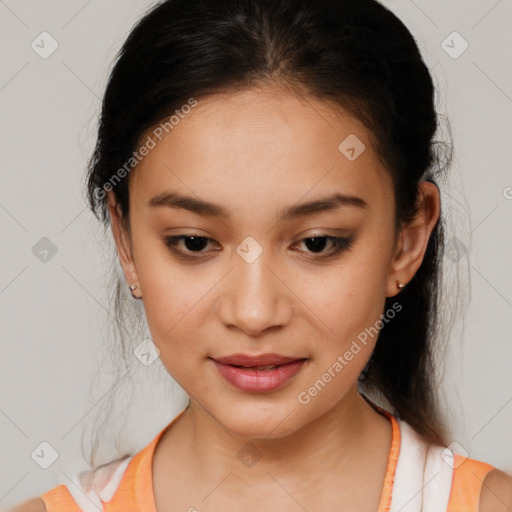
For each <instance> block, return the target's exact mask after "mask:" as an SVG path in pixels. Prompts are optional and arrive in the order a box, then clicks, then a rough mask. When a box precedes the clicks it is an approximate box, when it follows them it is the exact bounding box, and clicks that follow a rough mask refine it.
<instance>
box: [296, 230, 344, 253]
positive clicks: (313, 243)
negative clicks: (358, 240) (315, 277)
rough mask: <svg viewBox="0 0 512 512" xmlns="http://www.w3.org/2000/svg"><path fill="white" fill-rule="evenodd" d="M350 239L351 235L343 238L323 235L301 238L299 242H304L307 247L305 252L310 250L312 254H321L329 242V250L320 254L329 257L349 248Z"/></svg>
mask: <svg viewBox="0 0 512 512" xmlns="http://www.w3.org/2000/svg"><path fill="white" fill-rule="evenodd" d="M352 241H353V237H348V238H343V237H336V236H328V235H325V236H314V237H309V238H303V239H302V240H301V241H300V242H299V243H304V244H305V246H306V247H307V249H308V251H307V252H312V253H314V254H321V253H322V252H323V251H324V249H325V247H326V246H328V244H329V243H330V245H331V250H330V251H328V252H327V254H325V255H323V256H321V257H324V256H325V257H329V256H334V255H336V254H339V253H341V252H342V251H345V250H348V249H350V247H351V245H352Z"/></svg>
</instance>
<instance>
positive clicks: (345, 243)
mask: <svg viewBox="0 0 512 512" xmlns="http://www.w3.org/2000/svg"><path fill="white" fill-rule="evenodd" d="M352 241H353V238H352V237H348V238H342V237H336V236H329V235H324V236H313V237H309V238H303V239H302V240H299V242H296V243H295V244H294V245H297V244H302V243H303V244H305V245H306V247H307V248H308V251H301V252H312V253H313V254H321V253H325V252H326V251H325V247H326V246H327V245H328V243H330V244H331V250H330V251H327V254H326V255H325V256H321V257H328V256H334V255H335V254H338V253H340V252H342V251H345V250H348V249H350V247H351V245H352ZM180 242H183V243H184V245H185V250H183V249H182V248H180V247H179V246H180ZM210 242H212V243H217V242H216V241H215V240H214V239H213V238H208V237H205V236H187V235H177V236H170V237H166V239H165V245H166V246H167V247H169V249H171V250H173V251H174V252H176V253H178V254H179V255H181V256H185V257H187V256H188V255H190V254H193V253H198V254H199V253H208V251H204V249H205V247H207V246H208V243H210ZM217 245H218V244H217ZM218 250H219V249H218V248H217V249H214V251H218ZM210 252H211V251H210ZM191 257H192V258H196V257H197V256H191Z"/></svg>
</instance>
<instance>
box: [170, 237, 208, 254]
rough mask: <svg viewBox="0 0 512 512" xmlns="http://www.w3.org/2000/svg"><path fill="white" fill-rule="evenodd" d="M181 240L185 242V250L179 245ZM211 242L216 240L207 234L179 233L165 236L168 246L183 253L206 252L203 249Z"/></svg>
mask: <svg viewBox="0 0 512 512" xmlns="http://www.w3.org/2000/svg"><path fill="white" fill-rule="evenodd" d="M180 242H183V245H184V246H185V249H184V250H183V249H182V248H180V247H179V246H180ZM209 242H214V240H213V239H212V238H208V237H205V236H187V235H177V236H170V237H166V238H165V245H166V246H167V247H169V248H170V249H172V250H174V251H177V252H179V253H181V254H183V255H186V254H187V253H204V252H206V251H204V250H203V249H204V248H205V247H207V246H208V243H209ZM182 247H183V246H182ZM192 257H194V256H192Z"/></svg>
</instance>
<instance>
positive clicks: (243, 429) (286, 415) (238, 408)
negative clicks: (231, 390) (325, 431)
mask: <svg viewBox="0 0 512 512" xmlns="http://www.w3.org/2000/svg"><path fill="white" fill-rule="evenodd" d="M262 398H263V397H261V398H260V399H262ZM295 408H296V406H295ZM295 408H292V407H291V406H290V405H289V404H288V405H287V404H286V402H281V401H276V402H275V404H274V405H269V404H268V403H265V404H263V403H261V404H256V403H254V402H252V401H247V402H245V403H238V404H237V403H236V402H233V401H232V402H230V403H229V404H227V406H226V407H225V408H224V409H223V411H229V414H228V415H227V414H226V413H225V412H224V413H221V414H219V415H215V416H214V417H215V419H216V420H217V422H218V423H220V424H221V425H222V426H223V427H224V428H225V429H226V430H228V431H229V432H231V433H232V434H233V435H235V436H238V437H244V438H247V439H279V438H282V437H286V436H288V435H290V434H293V433H294V432H296V431H297V430H298V429H299V428H300V425H299V424H298V421H297V420H298V417H297V411H296V409H295ZM212 416H213V415H212Z"/></svg>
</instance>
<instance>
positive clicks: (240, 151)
mask: <svg viewBox="0 0 512 512" xmlns="http://www.w3.org/2000/svg"><path fill="white" fill-rule="evenodd" d="M349 134H357V137H358V138H359V139H360V140H362V141H363V142H364V143H365V145H366V150H365V151H364V152H363V153H362V154H361V155H360V156H359V157H358V158H357V159H356V160H355V161H352V162H351V161H349V160H347V159H346V158H345V157H344V156H343V155H342V154H341V153H340V152H339V151H338V145H339V143H340V142H341V141H342V140H344V139H345V137H347V135H349ZM334 190H336V191H339V192H343V193H348V194H353V195H356V196H359V197H361V198H364V200H365V201H366V202H367V203H368V208H366V209H358V208H354V207H347V206H344V207H341V208H340V209H339V210H336V211H334V212H329V213H326V212H323V213H316V214H314V215H312V216H309V217H305V218H301V219H297V220H294V221H292V222H285V221H284V220H282V219H280V218H279V216H278V214H277V212H278V211H280V210H281V209H282V208H284V207H287V206H290V205H294V204H296V203H297V202H303V201H308V200H312V199H316V198H319V197H323V196H325V195H328V194H331V193H332V192H333V191H334ZM164 191H166V192H169V191H175V192H179V193H182V194H186V195H192V196H194V197H196V198H200V199H202V200H206V201H210V202H214V203H218V204H221V205H223V206H225V207H227V208H229V209H230V210H231V212H232V217H231V218H230V219H222V220H221V219H220V218H218V217H211V218H210V217H205V216H200V215H197V214H194V213H191V212H189V211H186V210H184V209H170V208H166V207H158V208H150V207H148V206H147V203H148V201H149V200H150V199H151V198H152V197H154V196H156V195H158V194H160V193H162V192H164ZM129 195H130V214H129V219H122V218H121V215H120V209H119V207H118V205H117V203H116V201H115V196H114V194H112V193H110V194H109V198H108V200H109V211H110V215H111V220H112V229H113V234H114V238H115V243H116V246H117V250H118V254H119V258H120V262H121V265H122V268H123V271H124V275H125V277H126V281H127V283H128V284H132V283H135V284H137V286H138V288H137V290H136V292H135V293H136V294H138V295H139V296H142V300H143V303H144V309H145V312H146V315H147V319H148V325H149V328H150V330H151V334H152V339H153V342H154V343H155V344H156V345H157V347H158V348H159V350H160V359H161V361H162V363H163V364H164V365H165V367H166V368H167V370H168V371H169V373H170V374H171V375H172V376H173V377H174V378H175V379H176V381H177V382H178V383H179V384H180V385H181V386H182V387H183V388H184V389H185V391H186V392H187V393H188V394H189V396H190V397H191V402H190V407H189V408H188V409H187V410H186V411H185V412H184V413H183V414H182V415H181V416H180V417H179V418H178V419H177V420H176V421H175V422H174V423H173V424H172V428H169V429H167V430H166V431H165V433H164V435H163V436H162V438H161V439H160V441H159V443H158V445H157V447H156V450H155V454H154V458H153V491H154V496H155V504H156V508H157V510H158V512H170V511H175V510H184V511H185V510H187V511H196V510H200V511H201V512H203V511H214V510H215V511H218V510H223V511H239V510H242V509H243V510H250V511H262V512H263V511H268V510H283V511H301V510H304V509H306V510H309V511H313V510H339V509H340V504H343V509H344V510H349V511H353V510H357V511H358V512H364V511H373V512H374V511H375V510H377V508H378V506H379V501H380V496H381V491H382V486H383V480H384V475H385V471H386V464H387V458H388V454H389V449H390V442H391V427H390V423H389V421H388V420H387V419H386V418H384V417H383V416H382V415H380V414H379V413H377V412H376V411H375V410H374V409H373V408H372V407H370V406H369V405H368V404H367V402H366V401H365V400H364V399H363V398H362V397H361V396H360V395H359V394H358V391H357V382H356V381H357V376H358V375H359V373H360V371H361V370H362V369H363V367H364V366H365V364H366V362H367V360H368V358H369V357H370V355H371V352H372V350H373V348H374V346H375V342H376V339H375V338H370V339H369V341H368V343H367V345H366V346H363V347H362V350H361V351H360V352H358V353H357V355H356V356H354V358H353V359H352V360H351V361H350V362H349V364H347V366H345V367H344V368H343V370H342V372H340V373H339V374H337V375H336V377H335V378H333V379H332V380H331V381H330V382H329V383H328V385H327V386H326V387H325V388H323V389H322V391H321V392H320V393H318V394H317V396H315V397H313V398H312V399H311V401H310V402H309V403H307V404H301V403H300V402H299V401H298V400H297V395H298V394H299V393H300V392H302V391H304V390H307V389H308V388H309V387H310V386H311V384H312V383H314V382H315V381H317V380H318V379H319V378H320V377H321V376H322V374H323V373H324V372H325V371H326V370H327V369H328V368H329V367H331V366H332V364H333V362H334V361H336V359H337V357H338V355H340V354H344V353H345V352H346V350H347V349H348V348H349V347H350V345H351V342H352V340H354V339H355V338H356V337H357V335H358V334H359V333H361V332H362V331H364V329H365V328H367V327H370V326H372V325H374V324H375V322H376V321H377V320H379V318H380V316H379V315H380V314H381V313H382V312H383V307H384V300H385V298H386V297H392V296H395V295H396V294H397V293H398V292H399V289H398V288H397V286H396V283H397V281H401V282H404V283H407V282H409V281H410V279H411V278H412V277H413V276H414V274H415V272H416V271H417V269H418V268H419V266H420V264H421V261H422V259H423V257H424V253H425V250H426V246H427V242H428V239H429V236H430V234H431V232H432V229H433V227H434V226H435V223H436V221H437V219H438V217H439V192H438V189H437V187H435V186H434V185H432V184H430V183H427V182H423V183H421V184H420V207H419V213H418V215H417V217H416V218H415V219H414V220H413V221H412V222H411V223H410V224H408V225H406V226H404V227H403V228H402V229H401V230H400V231H399V232H398V233H396V232H395V231H394V227H393V216H394V197H393V189H392V186H391V181H390V178H389V175H388V174H387V172H386V170H385V169H384V167H383V165H382V163H381V162H380V160H379V158H378V155H377V154H376V153H375V152H374V150H373V148H372V146H371V142H370V133H369V132H368V131H367V130H366V129H365V127H364V126H363V125H362V124H361V123H359V122H358V121H357V120H356V119H354V118H352V117H350V116H349V115H348V114H346V113H345V112H343V111H342V110H341V109H339V108H334V107H333V106H332V105H329V104H328V103H326V102H322V101H320V100H316V99H313V98H305V97H300V96H297V95H295V94H292V93H290V92H289V91H284V90H280V89H277V88H272V87H267V88H260V89H249V90H245V91H241V92H238V93H237V94H234V95H230V96H225V95H216V96H210V97H208V98H205V99H201V101H200V102H199V104H198V106H197V107H195V108H194V109H193V110H192V112H191V113H190V114H189V115H187V116H186V118H185V119H183V120H181V121H180V123H179V124H178V125H177V126H175V128H174V129H173V131H172V132H171V133H170V134H169V135H168V136H167V137H166V138H164V139H163V140H162V141H161V142H160V143H159V144H158V145H157V146H156V147H155V148H154V149H153V150H152V151H151V152H150V153H149V154H148V155H147V156H146V157H145V158H144V159H143V161H142V162H141V163H140V164H139V165H138V167H137V168H136V170H135V171H132V174H131V175H130V182H129ZM193 233H197V235H198V236H207V237H210V238H212V239H214V240H215V242H216V243H213V245H211V244H210V245H207V246H206V248H205V249H204V250H206V251H207V252H208V251H210V257H207V258H205V259H204V260H202V261H201V260H192V262H187V261H186V260H184V259H180V258H178V257H177V256H175V254H174V253H172V252H171V251H170V249H169V248H168V247H166V245H165V243H164V237H165V235H171V234H173V235H178V234H187V235H191V234H193ZM315 233H316V234H317V235H321V234H323V235H324V236H325V234H329V235H338V236H339V235H340V233H341V234H344V235H345V236H346V235H350V234H353V235H354V243H353V245H352V247H351V249H350V250H348V251H345V252H342V253H340V254H339V255H338V256H336V257H333V258H331V259H329V258H326V259H325V260H323V261H321V260H318V259H316V260H315V259H314V258H315V257H318V254H315V253H314V252H313V251H311V249H310V248H308V246H306V245H305V244H304V243H303V242H302V243H298V242H300V241H301V240H303V239H304V238H307V237H310V236H313V234H315ZM395 235H396V236H395ZM247 236H251V237H253V238H254V239H255V240H256V241H257V242H258V243H259V244H260V246H261V247H262V248H263V252H262V254H261V255H260V256H259V258H257V259H256V260H255V261H253V262H252V263H247V262H246V261H245V260H244V259H242V258H241V257H240V256H239V255H238V254H237V253H236V248H237V246H238V245H239V244H240V243H241V242H242V241H243V240H244V239H245V238H246V237H247ZM215 247H220V248H221V249H222V250H221V251H220V252H215V251H214V248H215ZM331 247H332V246H331V245H330V244H329V243H327V244H326V246H325V249H324V250H323V252H324V253H329V252H330V251H331ZM180 248H181V249H182V250H183V251H186V246H185V245H184V243H183V242H181V243H180ZM211 251H213V252H211ZM308 251H309V252H308ZM192 256H194V254H192ZM398 314H399V313H398ZM240 352H244V353H251V354H262V353H266V352H275V353H279V354H283V355H288V356H296V357H308V358H309V360H308V362H307V364H306V365H305V366H304V367H303V368H302V370H301V371H300V373H299V374H297V375H296V376H295V377H294V378H293V379H291V380H290V381H289V382H288V383H287V384H286V385H285V386H284V387H282V388H281V389H279V390H277V391H274V392H270V393H264V394H250V393H244V392H241V391H239V390H237V389H235V388H233V387H232V386H230V385H229V384H228V383H227V382H226V381H224V380H223V378H222V377H221V376H220V375H219V374H218V372H217V370H216V368H215V366H214V365H213V363H212V361H211V360H210V359H208V357H209V356H214V357H220V356H225V355H229V354H233V353H240ZM249 443H250V444H251V445H252V446H253V448H252V450H253V452H254V453H257V454H258V456H259V457H260V458H259V459H258V461H257V462H256V464H255V465H252V466H250V467H246V466H245V465H244V464H242V463H241V460H240V459H239V458H238V457H237V453H238V451H239V450H240V449H244V448H245V449H247V447H248V445H249ZM242 505H243V506H242ZM511 509H512V478H511V477H510V475H507V474H506V473H504V472H502V471H500V470H498V469H496V470H493V471H491V472H489V473H488V475H487V476H486V478H485V480H484V483H483V487H482V493H481V499H480V511H481V512H489V511H493V512H500V511H505V510H511ZM44 510H45V507H44V503H43V502H42V500H40V499H34V500H30V501H28V502H25V503H23V504H21V505H19V506H18V507H17V508H15V509H13V512H44Z"/></svg>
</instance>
